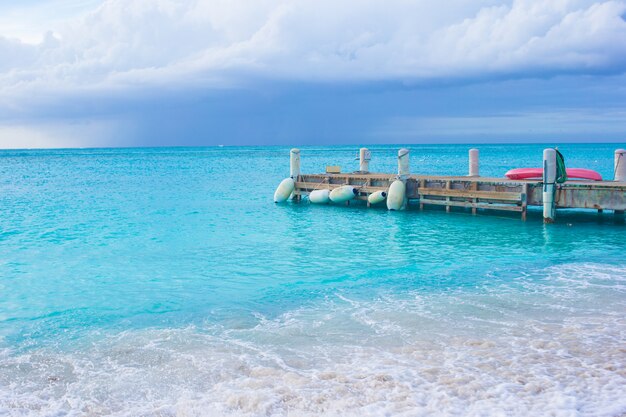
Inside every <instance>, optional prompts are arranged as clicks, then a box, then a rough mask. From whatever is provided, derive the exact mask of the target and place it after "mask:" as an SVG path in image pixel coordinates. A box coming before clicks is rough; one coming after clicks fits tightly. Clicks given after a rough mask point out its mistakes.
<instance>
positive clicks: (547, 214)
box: [291, 149, 626, 222]
mask: <svg viewBox="0 0 626 417" xmlns="http://www.w3.org/2000/svg"><path fill="white" fill-rule="evenodd" d="M294 151H297V150H294ZM365 151H367V150H365ZM402 151H406V152H405V153H404V154H402V155H400V153H399V157H398V174H382V173H370V172H363V171H366V170H367V168H368V162H369V158H368V159H367V160H364V152H363V149H362V150H361V165H360V167H359V168H360V171H357V172H354V173H321V174H301V173H300V172H299V167H300V161H299V157H300V156H299V151H297V152H296V153H293V152H292V161H291V168H292V178H293V180H294V190H293V198H294V200H295V201H300V200H301V199H302V197H303V196H306V195H308V194H309V193H311V192H312V191H314V190H324V189H328V190H333V189H335V188H338V187H342V186H352V187H354V189H355V190H354V193H355V195H354V199H356V200H363V201H367V200H368V197H369V195H371V194H372V193H375V192H377V191H387V190H389V189H390V185H391V184H392V183H393V182H394V181H396V180H399V179H400V180H401V181H402V182H403V183H404V184H405V190H406V191H405V199H406V200H405V201H406V203H407V204H411V205H417V206H419V208H420V209H423V208H425V207H427V206H444V207H445V208H446V211H450V210H451V208H452V207H461V208H464V209H470V210H471V211H472V213H474V214H476V213H477V211H478V210H500V211H512V212H518V213H520V216H521V218H522V220H526V216H527V210H528V207H529V206H543V207H544V219H545V220H546V222H552V221H553V220H554V218H555V215H556V209H565V208H567V209H594V210H597V211H599V212H602V211H606V210H610V211H613V212H614V213H615V214H617V215H623V214H624V211H625V210H626V168H624V169H623V166H621V165H620V164H623V165H624V166H626V160H625V161H623V162H622V161H621V157H622V156H623V155H625V154H626V151H624V150H621V149H620V150H618V151H616V162H615V163H616V170H615V172H616V179H617V181H566V182H564V183H561V184H557V183H555V182H554V181H553V182H552V183H550V184H548V183H546V181H545V178H544V180H511V179H507V178H490V177H480V176H478V153H477V151H476V150H471V152H470V164H469V165H470V170H469V172H470V173H472V174H473V175H472V176H469V175H468V176H432V175H416V174H409V173H408V151H407V150H401V152H402ZM547 151H549V150H547ZM618 152H622V153H619V158H618ZM405 155H406V160H405V161H401V157H402V156H405ZM546 155H548V156H547V157H548V158H549V157H550V152H548V153H546V152H544V159H545V158H546ZM368 156H369V151H367V152H366V153H365V157H366V158H367V157H368ZM544 166H548V167H549V164H548V165H546V164H544ZM619 175H624V176H625V178H620V177H619ZM544 177H545V174H544ZM546 185H549V186H551V187H553V188H549V187H547V186H546ZM546 195H547V196H548V197H546ZM549 196H552V198H549ZM544 199H545V200H546V201H544ZM549 200H553V202H550V201H549ZM347 204H349V201H348V202H347ZM367 205H368V206H369V205H370V204H369V203H367Z"/></svg>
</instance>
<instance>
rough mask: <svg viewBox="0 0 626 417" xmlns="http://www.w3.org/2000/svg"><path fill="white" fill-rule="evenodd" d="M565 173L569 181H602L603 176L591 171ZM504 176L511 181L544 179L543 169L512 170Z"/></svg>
mask: <svg viewBox="0 0 626 417" xmlns="http://www.w3.org/2000/svg"><path fill="white" fill-rule="evenodd" d="M565 172H567V178H568V179H576V180H592V181H602V176H601V175H600V174H598V173H597V172H596V171H593V170H591V169H584V168H567V169H566V170H565ZM504 176H505V177H507V178H508V179H510V180H530V179H541V178H543V169H542V168H516V169H512V170H510V171H509V172H507V173H506V174H504Z"/></svg>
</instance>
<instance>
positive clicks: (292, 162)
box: [289, 148, 302, 203]
mask: <svg viewBox="0 0 626 417" xmlns="http://www.w3.org/2000/svg"><path fill="white" fill-rule="evenodd" d="M289 176H290V177H291V178H293V180H294V181H298V177H299V176H300V149H298V148H293V149H292V150H291V151H290V152H289ZM291 196H292V199H293V201H295V202H296V203H299V202H300V200H302V196H301V195H300V194H298V193H292V194H291Z"/></svg>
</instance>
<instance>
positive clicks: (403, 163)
mask: <svg viewBox="0 0 626 417" xmlns="http://www.w3.org/2000/svg"><path fill="white" fill-rule="evenodd" d="M408 176H409V150H408V149H406V148H402V149H400V150H399V151H398V177H400V179H401V180H406V178H407V177H408Z"/></svg>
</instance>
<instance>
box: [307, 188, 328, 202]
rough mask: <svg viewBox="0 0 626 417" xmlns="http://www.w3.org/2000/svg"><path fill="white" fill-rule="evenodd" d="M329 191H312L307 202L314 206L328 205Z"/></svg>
mask: <svg viewBox="0 0 626 417" xmlns="http://www.w3.org/2000/svg"><path fill="white" fill-rule="evenodd" d="M329 195H330V190H314V191H311V193H310V194H309V201H310V202H311V203H314V204H326V203H328V201H329V200H330V199H329Z"/></svg>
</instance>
